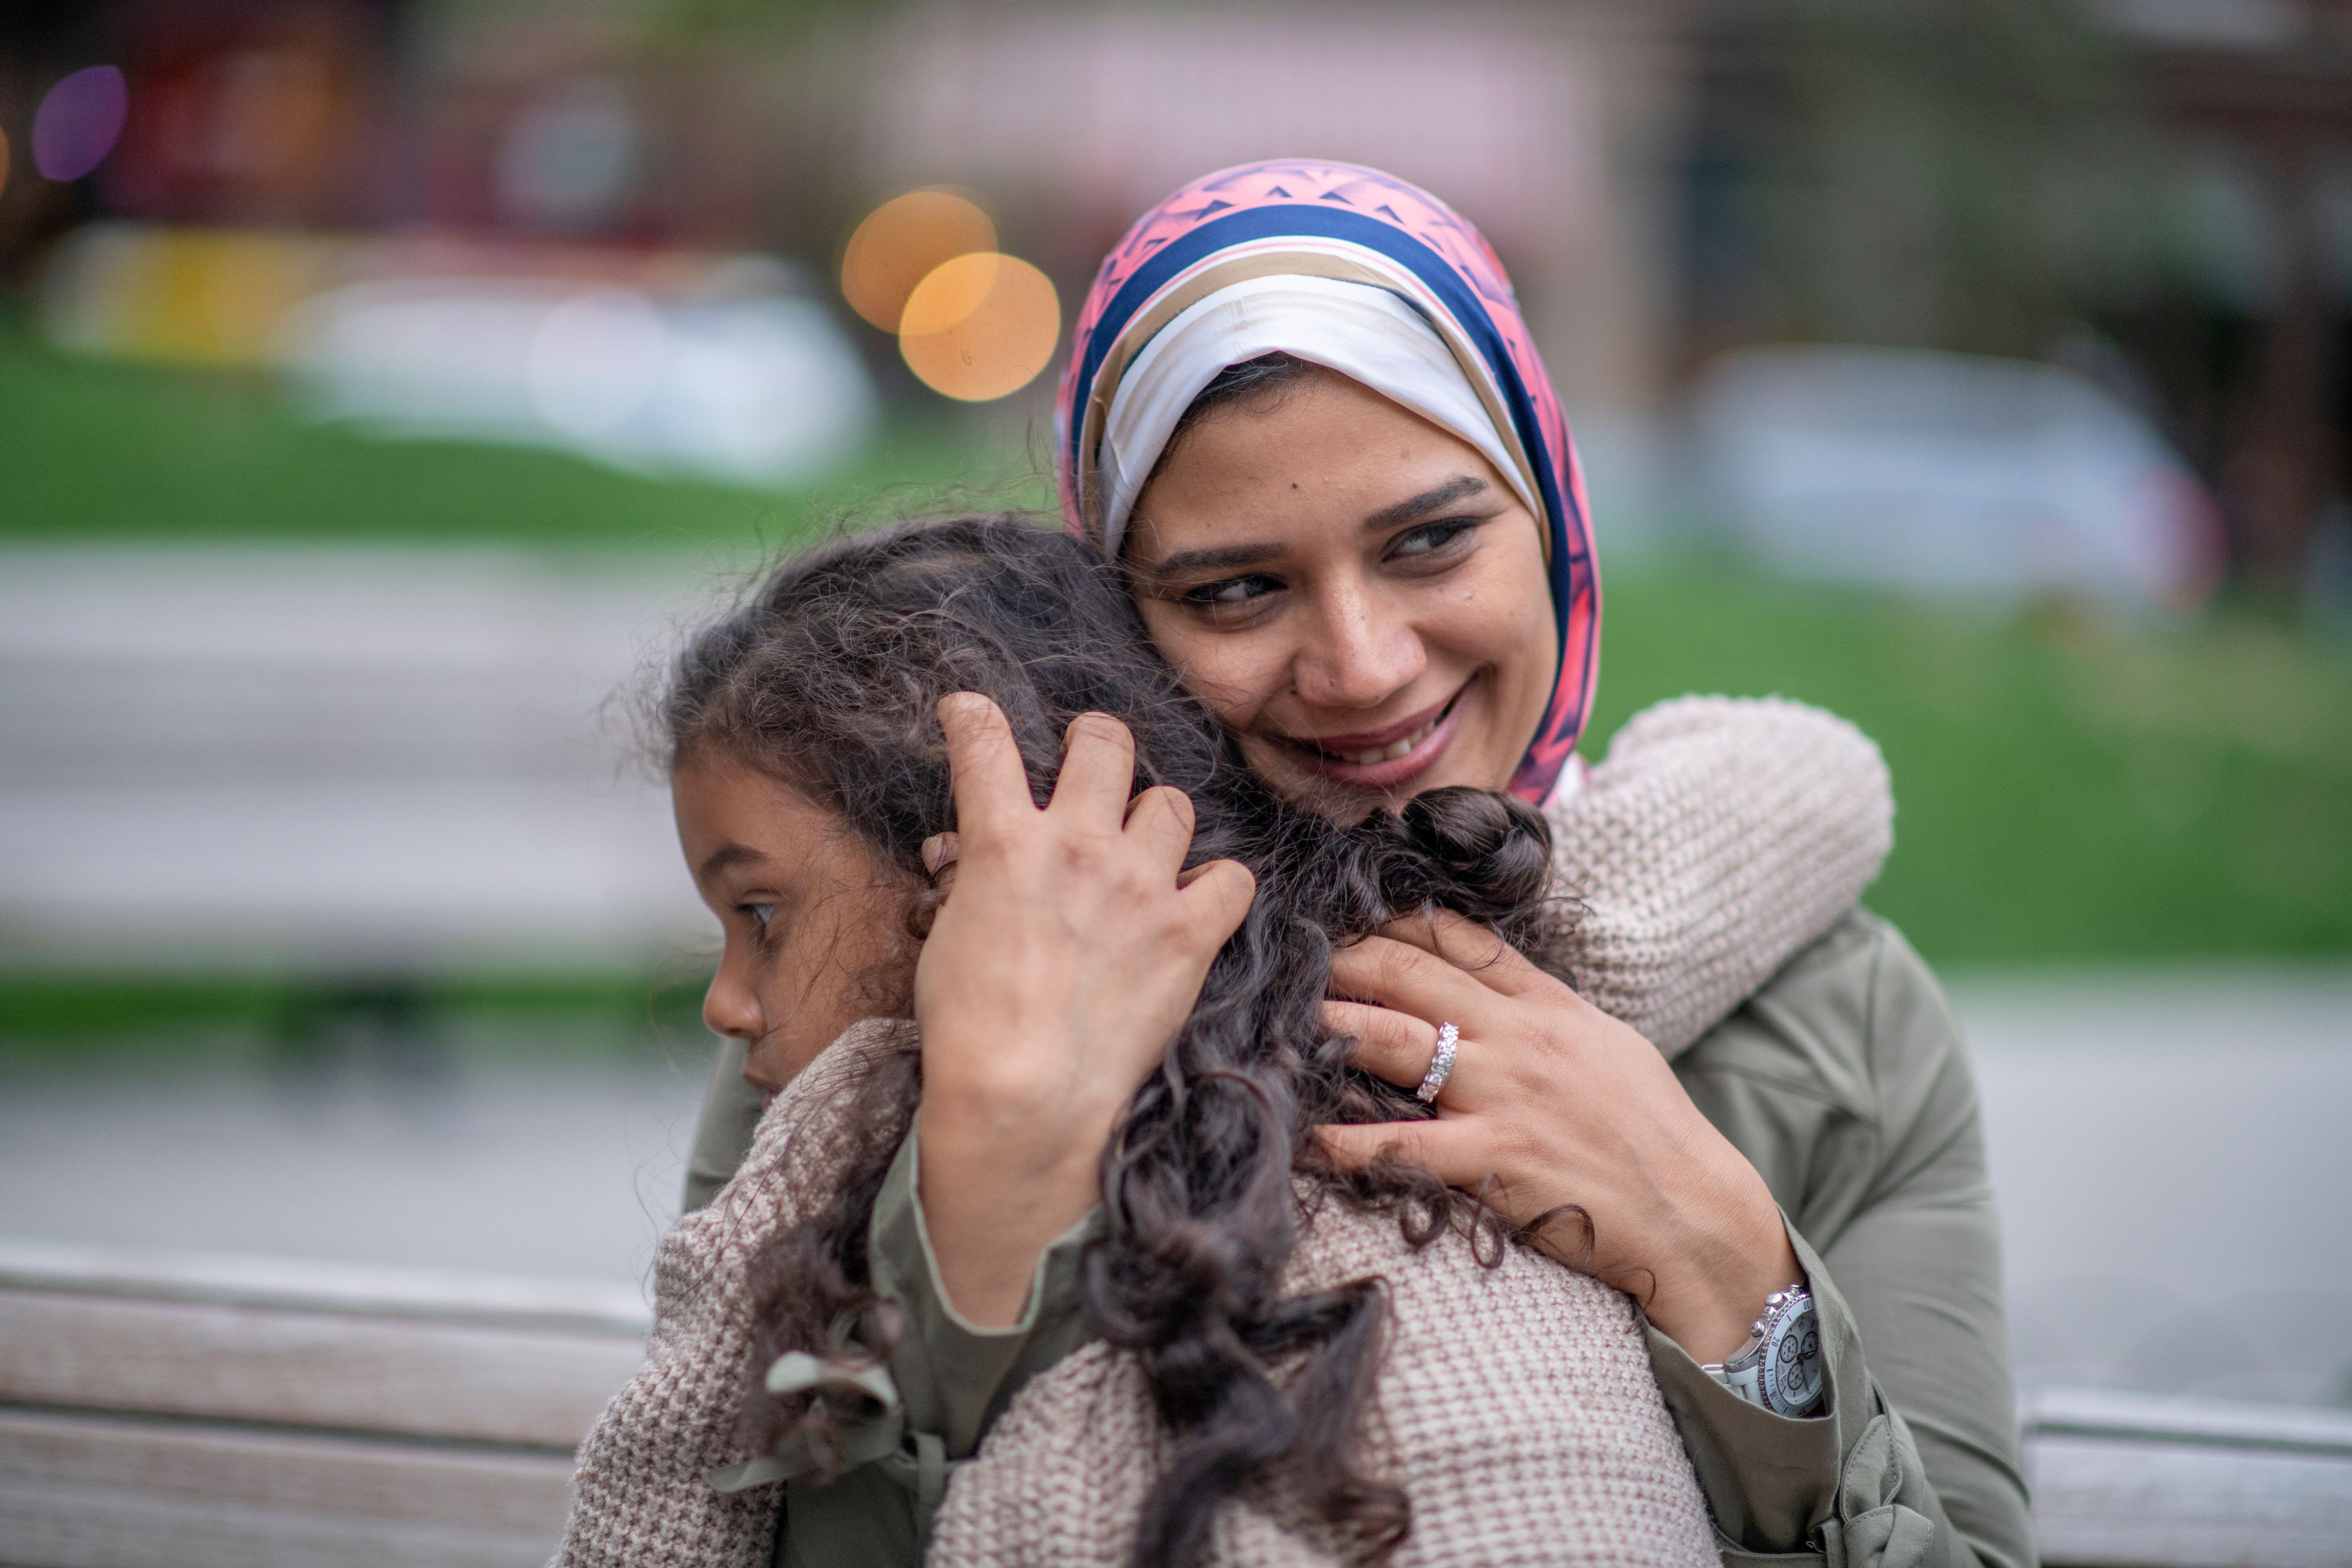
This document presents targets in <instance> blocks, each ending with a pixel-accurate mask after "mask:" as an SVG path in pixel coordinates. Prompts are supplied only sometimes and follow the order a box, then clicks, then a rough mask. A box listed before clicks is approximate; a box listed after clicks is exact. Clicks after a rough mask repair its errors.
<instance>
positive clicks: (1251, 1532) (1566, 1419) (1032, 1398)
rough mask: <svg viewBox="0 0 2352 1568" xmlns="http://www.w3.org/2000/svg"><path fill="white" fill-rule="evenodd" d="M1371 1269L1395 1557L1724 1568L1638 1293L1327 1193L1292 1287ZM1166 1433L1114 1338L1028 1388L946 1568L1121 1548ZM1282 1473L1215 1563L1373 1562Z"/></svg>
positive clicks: (1067, 1559)
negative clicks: (1424, 1235) (1416, 1234)
mask: <svg viewBox="0 0 2352 1568" xmlns="http://www.w3.org/2000/svg"><path fill="white" fill-rule="evenodd" d="M1370 1276H1378V1277H1380V1278H1381V1279H1383V1280H1386V1281H1388V1285H1389V1291H1390V1307H1391V1320H1390V1337H1389V1343H1388V1347H1387V1353H1386V1354H1385V1356H1384V1357H1383V1359H1382V1362H1381V1370H1380V1375H1379V1379H1378V1381H1377V1383H1376V1384H1375V1385H1374V1388H1373V1396H1372V1402H1371V1403H1372V1407H1371V1410H1370V1413H1369V1416H1368V1417H1367V1419H1366V1422H1365V1427H1364V1443H1363V1448H1362V1450H1361V1454H1360V1464H1361V1465H1362V1467H1363V1468H1364V1469H1365V1470H1366V1471H1367V1472H1368V1473H1370V1474H1373V1475H1376V1476H1380V1477H1381V1478H1384V1479H1389V1480H1391V1481H1393V1482H1395V1483H1397V1484H1399V1485H1402V1487H1403V1488H1404V1490H1405V1494H1406V1497H1407V1499H1408V1500H1409V1501H1410V1503H1411V1505H1412V1527H1411V1530H1410V1532H1409V1533H1408V1534H1407V1536H1406V1538H1405V1542H1404V1544H1403V1546H1402V1549H1401V1550H1399V1551H1398V1552H1397V1553H1396V1554H1395V1556H1393V1557H1392V1558H1391V1559H1390V1561H1391V1563H1397V1564H1400V1565H1407V1564H1410V1565H1429V1568H1435V1565H1439V1564H1459V1565H1460V1568H1490V1565H1496V1564H1507V1563H1530V1564H1532V1563H1594V1564H1601V1563H1622V1564H1627V1565H1629V1568H1646V1565H1656V1568H1666V1565H1669V1564H1673V1565H1678V1568H1715V1564H1717V1563H1718V1562H1719V1561H1720V1559H1719V1558H1718V1557H1717V1555H1716V1546H1715V1529H1714V1526H1713V1524H1712V1523H1711V1522H1710V1521H1709V1520H1708V1518H1707V1512H1706V1500H1705V1499H1704V1498H1702V1497H1701V1495H1700V1493H1699V1488H1698V1480H1697V1479H1696V1477H1695V1476H1694V1475H1693V1474H1692V1472H1691V1465H1690V1459H1689V1457H1688V1456H1687V1455H1685V1453H1684V1452H1683V1447H1682V1440H1681V1438H1679V1437H1677V1436H1676V1435H1675V1426H1674V1421H1673V1419H1672V1418H1671V1417H1670V1416H1668V1415H1667V1414H1666V1407H1665V1404H1664V1400H1663V1399H1661V1398H1660V1396H1659V1394H1658V1385H1657V1383H1656V1380H1655V1379H1654V1377H1653V1376H1652V1375H1651V1373H1650V1355H1649V1351H1648V1348H1647V1346H1646V1345H1645V1344H1644V1343H1643V1338H1642V1334H1641V1331H1640V1329H1639V1328H1638V1327H1637V1326H1636V1324H1635V1322H1634V1318H1633V1303H1632V1302H1631V1301H1628V1300H1627V1299H1626V1298H1625V1297H1624V1296H1622V1295H1620V1294H1619V1293H1618V1292H1617V1291H1612V1290H1611V1289H1609V1288H1608V1287H1607V1286H1606V1285H1602V1284H1601V1283H1599V1282H1598V1281H1594V1280H1591V1279H1589V1278H1587V1277H1585V1276H1584V1275H1581V1274H1575V1273H1570V1271H1569V1270H1566V1269H1562V1268H1559V1267H1558V1266H1557V1265H1555V1264H1551V1263H1549V1262H1545V1261H1543V1260H1540V1259H1538V1258H1537V1257H1536V1256H1535V1255H1534V1254H1532V1253H1529V1252H1527V1251H1524V1250H1522V1249H1518V1248H1516V1247H1513V1248H1507V1249H1505V1250H1504V1254H1503V1261H1502V1266H1501V1267H1499V1268H1496V1269H1486V1268H1484V1267H1481V1266H1480V1265H1479V1263H1478V1262H1477V1260H1475V1258H1474V1257H1473V1256H1472V1255H1471V1248H1470V1244H1469V1243H1468V1242H1467V1241H1466V1240H1465V1239H1463V1238H1462V1237H1461V1236H1459V1235H1458V1234H1453V1233H1449V1234H1447V1235H1446V1236H1444V1237H1442V1238H1441V1239H1439V1240H1437V1241H1436V1242H1434V1243H1433V1244H1432V1245H1431V1246H1429V1247H1428V1248H1427V1249H1423V1250H1420V1251H1415V1250H1413V1249H1411V1248H1409V1247H1407V1246H1406V1245H1405V1243H1404V1240H1403V1239H1402V1236H1401V1235H1400V1234H1399V1233H1398V1228H1397V1222H1396V1219H1395V1218H1394V1217H1392V1216H1387V1215H1379V1214H1363V1213H1360V1212H1357V1211H1354V1210H1351V1209H1349V1208H1347V1207H1343V1206H1341V1205H1339V1204H1338V1203H1333V1202H1326V1203H1324V1204H1323V1205H1322V1206H1320V1207H1319V1209H1318V1212H1317V1213H1316V1215H1315V1218H1314V1222H1313V1224H1312V1226H1311V1227H1310V1228H1309V1229H1308V1230H1307V1234H1306V1238H1305V1239H1304V1240H1303V1241H1302V1242H1301V1244H1300V1246H1299V1249H1298V1251H1297V1255H1296V1256H1295V1257H1294V1259H1293V1260H1292V1265H1291V1270H1290V1272H1289V1275H1288V1278H1287V1281H1286V1282H1287V1283H1288V1285H1289V1286H1290V1288H1291V1289H1293V1290H1294V1291H1310V1290H1319V1289H1323V1288H1326V1287H1328V1286H1331V1285H1337V1284H1339V1283H1342V1282H1344V1281H1349V1280H1361V1279H1365V1278H1367V1277H1370ZM1168 1452H1169V1445H1168V1443H1167V1441H1166V1439H1165V1437H1164V1434H1163V1431H1162V1429H1161V1427H1160V1425H1159V1423H1158V1421H1157V1419H1156V1418H1155V1416H1154V1415H1153V1411H1152V1405H1151V1396H1150V1390H1149V1389H1148V1387H1147V1386H1146V1385H1145V1382H1144V1375H1143V1370H1142V1367H1141V1365H1140V1364H1139V1362H1138V1361H1137V1359H1136V1358H1135V1357H1134V1356H1133V1355H1131V1354H1126V1353H1123V1352H1120V1351H1117V1350H1113V1349H1112V1348H1111V1347H1109V1346H1108V1345H1107V1344H1104V1343H1102V1342H1100V1341H1097V1342H1096V1343H1092V1344H1089V1345H1087V1346H1086V1347H1085V1348H1084V1349H1082V1350H1079V1351H1076V1352H1075V1353H1073V1354H1070V1355H1069V1356H1067V1357H1066V1358H1064V1359H1063V1360H1062V1361H1061V1362H1059V1363H1057V1364H1055V1366H1054V1368H1053V1369H1052V1370H1051V1371H1049V1372H1046V1373H1045V1374H1044V1375H1041V1376H1039V1377H1036V1378H1034V1379H1033V1380H1032V1381H1031V1382H1030V1383H1029V1385H1027V1386H1026V1387H1025V1388H1024V1389H1023V1390H1022V1392H1021V1394H1020V1396H1018V1397H1016V1398H1015V1399H1014V1400H1013V1405H1012V1407H1011V1408H1010V1409H1009V1410H1007V1411H1006V1413H1005V1415H1004V1416H1003V1419H1002V1420H1000V1421H999V1422H998V1423H997V1424H996V1427H994V1429H993V1430H992V1431H991V1432H990V1433H989V1436H988V1439H987V1441H986V1442H984V1443H983V1444H982V1446H981V1449H980V1452H979V1454H978V1455H977V1456H976V1457H975V1458H973V1459H972V1460H971V1463H969V1464H968V1465H966V1466H964V1467H963V1468H962V1469H961V1470H960V1471H959V1472H958V1473H957V1475H956V1477H955V1480H954V1482H953V1484H952V1485H950V1487H949V1489H948V1494H947V1501H946V1503H945V1504H944V1505H943V1506H942V1507H941V1508H940V1513H939V1517H938V1520H937V1521H936V1523H935V1525H934V1530H933V1534H932V1539H931V1549H930V1552H929V1556H928V1557H927V1559H926V1561H927V1562H928V1563H931V1564H934V1565H936V1568H1085V1565H1091V1564H1100V1563H1119V1562H1123V1561H1125V1559H1126V1556H1127V1552H1128V1550H1129V1542H1131V1541H1132V1540H1133V1538H1134V1533H1135V1521H1136V1518H1137V1515H1138V1513H1139V1511H1140V1510H1141V1508H1142V1505H1143V1499H1144V1494H1145V1493H1146V1491H1148V1490H1150V1485H1151V1483H1152V1481H1153V1480H1154V1479H1157V1477H1158V1475H1159V1472H1160V1467H1161V1465H1162V1464H1163V1463H1164V1462H1165V1458H1166V1456H1167V1454H1168ZM1346 1546H1347V1542H1345V1541H1344V1540H1341V1539H1338V1538H1335V1537H1334V1536H1333V1534H1332V1532H1331V1531H1330V1530H1329V1529H1328V1527H1327V1526H1324V1525H1322V1524H1320V1523H1319V1522H1318V1521H1317V1520H1316V1519H1315V1517H1314V1515H1313V1513H1312V1511H1310V1510H1309V1509H1308V1508H1307V1506H1305V1504H1304V1502H1303V1500H1300V1499H1298V1498H1297V1497H1295V1496H1293V1495H1290V1494H1289V1493H1288V1492H1287V1491H1286V1489H1284V1488H1282V1487H1281V1486H1280V1485H1278V1484H1277V1485H1275V1486H1272V1487H1268V1488H1263V1489H1259V1490H1255V1491H1254V1492H1252V1493H1251V1494H1249V1495H1247V1496H1245V1497H1243V1498H1240V1499H1237V1500H1234V1501H1232V1502H1230V1503H1228V1504H1227V1505H1225V1506H1224V1507H1223V1508H1222V1509H1220V1510H1219V1511H1218V1514H1217V1518H1216V1521H1215V1522H1214V1524H1213V1527H1212V1533H1211V1536H1210V1542H1209V1550H1208V1552H1207V1560H1208V1561H1209V1562H1211V1563H1219V1564H1233V1565H1234V1568H1244V1565H1246V1568H1293V1565H1296V1568H1309V1565H1316V1568H1320V1565H1323V1564H1337V1563H1348V1562H1352V1561H1358V1560H1360V1553H1351V1552H1348V1551H1347V1550H1346Z"/></svg>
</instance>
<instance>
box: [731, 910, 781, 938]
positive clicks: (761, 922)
mask: <svg viewBox="0 0 2352 1568" xmlns="http://www.w3.org/2000/svg"><path fill="white" fill-rule="evenodd" d="M735 907H736V908H738V909H740V910H741V911H742V912H743V915H744V918H746V919H748V920H749V921H751V929H752V930H754V931H757V932H758V933H759V934H760V935H761V936H766V935H767V934H768V923H769V922H770V921H772V920H773V919H775V917H776V906H775V905H774V904H737V905H736V906H735Z"/></svg>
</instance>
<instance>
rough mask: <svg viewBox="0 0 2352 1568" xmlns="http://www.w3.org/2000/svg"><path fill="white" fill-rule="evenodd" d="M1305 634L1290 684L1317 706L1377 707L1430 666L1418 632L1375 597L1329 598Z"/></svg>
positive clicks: (1344, 594)
mask: <svg viewBox="0 0 2352 1568" xmlns="http://www.w3.org/2000/svg"><path fill="white" fill-rule="evenodd" d="M1428 662H1429V660H1428V655H1427V653H1426V652H1425V651H1424V650H1423V647H1422V643H1421V636H1420V633H1418V632H1415V631H1414V630H1413V628H1412V625H1411V624H1410V623H1409V622H1407V621H1406V620H1405V618H1404V617H1403V616H1402V615H1401V614H1398V613H1397V612H1395V611H1394V610H1393V609H1392V608H1391V607H1389V606H1388V605H1386V604H1384V603H1383V602H1382V601H1381V598H1380V596H1379V595H1377V594H1370V593H1363V592H1360V591H1353V590H1342V591H1335V592H1333V593H1331V594H1330V595H1328V597H1327V599H1326V601H1325V602H1324V604H1323V606H1322V613H1321V614H1319V615H1317V616H1314V617H1312V618H1311V619H1310V620H1309V622H1308V623H1307V637H1306V638H1305V640H1304V641H1303V643H1302V644H1301V646H1300V647H1299V648H1298V650H1297V653H1295V654H1294V655H1293V657H1292V660H1291V685H1292V689H1293V690H1295V691H1297V694H1298V695H1299V697H1300V699H1301V700H1302V701H1305V702H1307V703H1309V704H1311V705H1313V706H1317V707H1332V708H1370V707H1377V706H1380V705H1381V703H1383V702H1386V701H1387V700H1388V699H1389V698H1390V697H1391V696H1393V695H1396V694H1397V693H1398V692H1400V691H1402V690H1403V689H1404V688H1405V687H1406V686H1408V685H1412V682H1413V680H1414V678H1415V677H1416V676H1418V675H1419V674H1421V672H1422V668H1423V665H1425V664H1427V663H1428Z"/></svg>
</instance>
